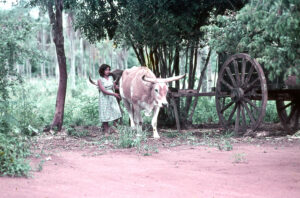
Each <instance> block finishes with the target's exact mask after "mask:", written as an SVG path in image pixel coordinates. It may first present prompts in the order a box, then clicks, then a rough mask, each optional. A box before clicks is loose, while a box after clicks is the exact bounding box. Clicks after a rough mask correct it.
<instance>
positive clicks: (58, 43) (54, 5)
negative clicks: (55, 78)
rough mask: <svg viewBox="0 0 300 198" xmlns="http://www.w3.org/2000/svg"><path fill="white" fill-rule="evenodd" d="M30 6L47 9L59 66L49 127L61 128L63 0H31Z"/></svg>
mask: <svg viewBox="0 0 300 198" xmlns="http://www.w3.org/2000/svg"><path fill="white" fill-rule="evenodd" d="M30 4H31V5H32V6H41V7H42V8H45V9H46V10H47V11H48V15H49V19H50V23H51V27H52V35H53V42H54V44H55V47H56V54H57V61H58V66H59V85H58V91H57V98H56V107H55V114H54V118H53V121H52V124H51V128H57V130H58V131H60V130H61V128H62V125H63V118H64V106H65V98H66V90H67V65H66V56H65V49H64V36H63V15H62V14H63V7H64V6H63V0H55V1H54V2H53V1H52V0H45V1H44V0H32V1H31V2H30Z"/></svg>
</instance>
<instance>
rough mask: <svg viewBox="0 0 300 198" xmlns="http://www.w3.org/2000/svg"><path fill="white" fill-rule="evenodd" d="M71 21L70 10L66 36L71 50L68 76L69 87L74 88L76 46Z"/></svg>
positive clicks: (71, 14)
mask: <svg viewBox="0 0 300 198" xmlns="http://www.w3.org/2000/svg"><path fill="white" fill-rule="evenodd" d="M72 23H73V13H72V12H70V13H69V14H68V36H69V39H70V45H71V51H70V58H71V68H70V77H71V89H72V90H74V89H75V88H76V75H75V60H76V47H75V31H74V29H73V27H72Z"/></svg>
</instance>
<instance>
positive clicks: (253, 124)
mask: <svg viewBox="0 0 300 198" xmlns="http://www.w3.org/2000/svg"><path fill="white" fill-rule="evenodd" d="M267 99H268V92H267V84H266V78H265V75H264V72H263V70H262V67H261V66H260V64H259V63H258V62H256V60H254V59H252V58H251V57H250V56H249V55H248V54H236V55H233V56H231V57H230V58H229V59H227V60H226V62H225V63H224V64H223V66H222V68H221V70H220V71H219V75H218V80H217V85H216V108H217V113H218V116H219V119H220V122H221V124H222V125H223V126H224V127H225V128H228V127H230V126H231V125H233V124H234V130H235V132H236V134H238V133H239V132H243V131H245V130H246V129H247V128H251V129H252V130H255V129H256V128H257V127H258V126H259V124H260V123H261V122H262V120H263V117H264V115H265V112H266V105H267Z"/></svg>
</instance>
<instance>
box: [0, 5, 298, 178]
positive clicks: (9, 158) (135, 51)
mask: <svg viewBox="0 0 300 198" xmlns="http://www.w3.org/2000/svg"><path fill="white" fill-rule="evenodd" d="M3 2H4V1H0V3H3ZM59 5H60V6H61V7H59ZM49 8H51V9H49ZM62 8H63V9H62ZM59 9H61V10H62V11H63V15H62V16H63V20H62V21H63V24H62V28H63V32H62V33H63V38H64V42H63V43H64V45H63V46H62V47H63V48H64V50H65V58H66V65H65V66H66V71H67V74H68V80H67V81H68V83H67V89H66V93H65V94H66V97H65V104H64V113H63V115H64V117H63V121H64V122H63V124H64V126H66V127H67V126H69V125H100V124H101V123H99V122H98V102H97V101H98V91H97V89H96V88H95V87H93V86H92V85H91V84H89V83H88V81H87V79H88V76H89V75H90V76H91V77H92V78H94V79H95V78H98V72H97V70H98V67H99V65H101V64H102V63H108V64H110V65H111V66H112V69H125V68H129V67H132V66H134V65H146V66H147V67H149V68H150V69H152V70H153V71H154V73H155V74H156V75H157V76H159V77H167V76H173V75H178V74H183V73H187V77H186V78H185V79H184V81H183V82H182V83H181V84H179V83H176V84H173V85H172V86H173V87H175V88H177V89H198V90H199V91H202V92H210V91H211V88H212V87H213V86H214V85H215V80H216V76H217V75H216V71H217V68H218V61H217V58H218V57H217V53H221V52H226V53H236V52H241V51H243V52H245V51H246V52H248V53H250V54H251V55H252V56H253V57H255V58H257V60H258V61H259V62H260V63H264V65H265V67H266V68H267V69H268V70H269V71H270V73H271V76H270V77H273V76H276V75H281V74H283V75H285V76H287V75H289V74H295V75H299V65H300V64H299V61H300V58H299V56H300V55H299V54H300V51H299V50H300V46H299V45H300V42H299V36H300V35H299V32H300V29H299V28H300V26H299V23H300V21H299V20H300V16H299V15H300V0H275V1H259V0H251V1H237V0H236V1H235V0H232V1H228V0H225V1H222V0H219V1H196V0H195V1H191V0H174V1H168V0H146V1H138V0H130V1H122V0H114V1H112V0H108V1H94V0H90V1H89V0H88V1H84V2H83V1H76V0H73V1H72V0H65V1H62V0H55V1H47V0H32V1H18V4H17V5H16V6H13V7H12V8H11V9H0V174H1V175H6V174H7V175H26V174H28V171H29V170H30V167H29V165H28V163H27V162H26V161H25V159H26V157H27V156H28V155H29V154H30V152H29V146H28V144H27V141H28V138H30V136H31V135H36V134H38V133H41V132H42V131H43V128H44V127H45V126H51V122H52V120H53V117H54V114H55V110H56V109H55V107H56V98H57V97H58V93H57V89H58V84H59V82H60V80H61V79H60V78H61V77H60V76H59V68H60V67H61V66H60V65H59V61H58V59H57V57H58V56H57V49H59V48H57V45H55V44H54V42H53V37H54V31H53V29H54V27H55V26H53V23H52V22H51V20H50V19H49V16H50V15H49V13H50V11H51V10H52V11H54V14H55V13H57V11H58V10H59ZM49 10H50V11H49ZM50 14H51V13H50ZM201 71H203V72H201ZM201 73H202V74H204V75H202V77H201ZM193 100H194V98H192V97H188V98H182V99H180V100H179V101H177V102H178V104H177V105H178V106H179V107H180V113H181V119H182V122H187V121H188V120H187V119H188V118H190V120H189V121H190V122H191V123H193V124H199V123H207V122H211V123H217V122H218V119H217V113H216V110H215V100H214V98H213V97H200V98H198V99H197V100H198V104H197V105H196V106H195V109H193V108H191V106H193V105H192V104H193ZM170 112H172V111H171V110H170V109H169V110H167V109H165V112H162V113H163V114H165V115H166V114H169V115H168V116H169V117H170V116H172V115H170ZM191 112H193V113H191ZM203 112H205V113H203ZM171 114H172V113H171ZM123 120H124V121H125V123H126V121H127V120H128V116H127V115H126V111H124V117H123ZM265 121H267V122H278V118H277V112H276V110H275V107H274V103H273V102H269V103H268V107H267V114H266V116H265ZM146 122H148V120H147V119H146Z"/></svg>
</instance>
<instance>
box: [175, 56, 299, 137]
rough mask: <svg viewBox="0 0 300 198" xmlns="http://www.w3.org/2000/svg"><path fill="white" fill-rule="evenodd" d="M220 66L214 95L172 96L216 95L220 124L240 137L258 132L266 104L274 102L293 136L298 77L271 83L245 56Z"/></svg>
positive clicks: (253, 60) (262, 70)
mask: <svg viewBox="0 0 300 198" xmlns="http://www.w3.org/2000/svg"><path fill="white" fill-rule="evenodd" d="M223 59H224V60H225V58H223ZM220 63H221V64H220ZM219 65H222V66H221V67H220V68H219V75H218V79H217V83H216V90H215V92H213V93H193V92H192V91H186V93H187V94H182V93H183V92H182V91H181V94H178V93H177V94H176V93H172V96H173V97H179V96H191V95H193V96H196V95H199V96H212V95H214V96H215V99H216V108H217V113H218V116H219V120H220V123H221V124H222V125H223V126H224V127H225V128H229V127H233V128H234V131H235V132H236V133H237V134H238V133H244V132H245V131H246V129H252V130H253V131H254V130H255V129H257V128H258V127H259V125H260V124H261V122H262V121H263V118H264V116H265V112H266V106H267V101H268V100H275V101H276V107H277V112H278V116H279V119H280V122H281V124H282V125H283V127H284V129H285V130H286V132H287V133H288V134H293V133H294V132H295V131H296V130H297V129H298V126H299V117H300V86H299V85H297V84H296V77H295V76H292V77H290V78H289V81H286V82H285V81H284V80H283V76H281V77H277V78H276V79H274V80H272V81H271V80H270V79H269V78H268V73H265V72H264V68H263V67H262V66H261V65H260V64H259V63H258V62H257V61H256V60H255V59H253V58H251V57H250V56H249V55H248V54H245V53H240V54H235V55H233V56H230V57H229V58H227V59H226V61H224V63H223V64H222V56H221V58H220V57H219ZM265 71H266V70H265ZM175 116H176V113H175ZM176 120H177V122H178V119H176ZM177 128H179V123H177Z"/></svg>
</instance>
